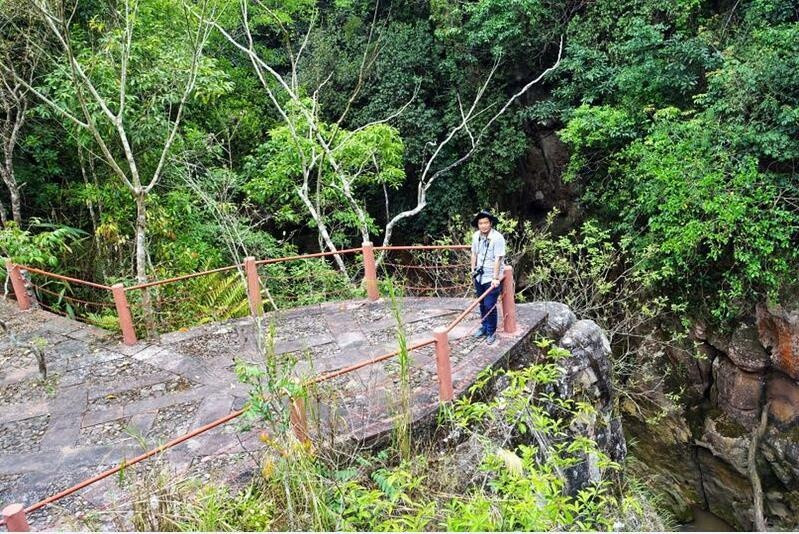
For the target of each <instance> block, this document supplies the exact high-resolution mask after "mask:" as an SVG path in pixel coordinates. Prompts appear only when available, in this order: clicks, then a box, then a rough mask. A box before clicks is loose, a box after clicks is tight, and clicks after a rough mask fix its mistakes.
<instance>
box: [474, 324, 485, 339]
mask: <svg viewBox="0 0 799 534" xmlns="http://www.w3.org/2000/svg"><path fill="white" fill-rule="evenodd" d="M484 335H486V331H485V330H483V327H482V326H481V327H480V328H478V329H477V332H475V333H474V337H478V338H479V337H483V336H484Z"/></svg>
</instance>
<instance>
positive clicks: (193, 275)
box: [125, 263, 243, 291]
mask: <svg viewBox="0 0 799 534" xmlns="http://www.w3.org/2000/svg"><path fill="white" fill-rule="evenodd" d="M239 267H243V264H241V263H237V264H235V265H228V266H227V267H220V268H218V269H211V270H210V271H202V272H199V273H191V274H184V275H182V276H175V277H173V278H165V279H164V280H155V281H153V282H146V283H144V284H137V285H135V286H129V287H126V288H125V291H133V290H135V289H146V288H148V287H154V286H160V285H164V284H172V283H174V282H181V281H183V280H189V279H191V278H197V277H199V276H206V275H209V274H215V273H222V272H225V271H231V270H233V269H238V268H239Z"/></svg>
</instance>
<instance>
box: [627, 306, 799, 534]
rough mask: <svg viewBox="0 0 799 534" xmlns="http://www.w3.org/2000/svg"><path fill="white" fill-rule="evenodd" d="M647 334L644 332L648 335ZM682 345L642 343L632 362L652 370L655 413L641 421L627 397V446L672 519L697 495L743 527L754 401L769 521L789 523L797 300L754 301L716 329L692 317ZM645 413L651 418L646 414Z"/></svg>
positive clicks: (798, 352)
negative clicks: (732, 322) (761, 426)
mask: <svg viewBox="0 0 799 534" xmlns="http://www.w3.org/2000/svg"><path fill="white" fill-rule="evenodd" d="M650 341H652V340H650ZM690 342H692V343H693V345H694V346H693V347H690V346H689V345H686V349H682V350H681V349H675V348H673V347H664V345H661V344H658V343H656V342H651V343H649V344H648V345H647V344H645V345H644V346H643V347H642V348H643V349H644V350H642V351H641V354H640V356H639V358H640V359H641V361H640V362H639V363H640V365H641V368H642V369H649V370H650V374H651V375H652V376H659V377H666V379H665V380H661V381H660V382H659V383H657V384H651V385H652V387H653V390H654V391H655V396H657V395H660V400H661V401H662V404H661V403H658V404H660V405H661V406H666V407H667V409H666V410H665V411H666V415H664V416H663V417H662V418H661V419H660V420H659V421H657V422H656V423H655V424H650V425H646V424H644V423H643V421H642V420H643V417H641V416H640V414H639V413H636V410H635V409H632V408H631V407H630V406H627V408H628V409H627V410H626V412H627V419H626V420H625V427H626V429H627V431H628V435H629V434H632V435H634V436H635V438H636V441H637V445H636V446H634V447H632V449H631V451H632V453H633V455H634V456H635V457H636V458H637V459H638V460H640V461H641V462H642V464H646V465H645V466H641V468H640V469H638V470H637V471H638V473H639V474H640V475H644V474H645V473H646V469H644V467H645V468H647V469H653V470H654V471H655V475H654V476H655V479H656V480H657V481H658V482H659V484H657V486H658V487H659V489H662V490H664V492H665V493H666V494H667V495H668V496H669V497H668V498H667V500H668V503H667V504H668V505H669V507H670V508H672V509H673V510H674V511H675V512H676V513H677V515H678V517H680V518H682V519H686V518H687V517H688V516H689V515H690V511H689V507H690V505H692V504H698V505H701V506H704V507H706V508H707V509H708V510H710V511H711V512H713V513H715V514H716V515H718V516H720V517H722V518H723V519H725V520H726V521H728V522H729V523H730V524H731V525H733V526H735V527H737V528H741V529H745V530H749V529H751V528H752V527H753V517H754V516H753V494H752V484H751V482H750V475H749V464H748V458H747V455H748V452H749V447H750V444H751V442H752V435H753V431H754V430H755V429H756V428H757V426H758V423H759V421H760V418H761V414H762V411H763V410H766V409H767V418H768V424H767V427H766V432H765V434H764V436H763V437H762V439H761V441H760V445H759V447H758V449H757V454H756V469H757V473H758V476H759V478H760V480H761V484H762V487H763V493H764V496H763V498H764V514H765V516H766V519H767V522H768V524H769V526H771V527H775V528H779V529H789V530H795V529H799V309H796V310H786V309H784V308H783V307H781V306H766V305H762V306H758V307H757V309H756V313H755V315H754V316H753V317H751V318H750V320H749V322H744V323H742V324H740V325H739V326H738V327H737V328H736V329H735V330H734V331H733V332H732V333H731V334H726V335H721V334H718V333H716V332H712V331H709V330H708V329H706V328H704V327H703V326H702V325H697V326H695V328H694V329H693V332H692V336H691V339H690ZM650 422H651V421H650Z"/></svg>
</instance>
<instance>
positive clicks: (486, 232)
mask: <svg viewBox="0 0 799 534" xmlns="http://www.w3.org/2000/svg"><path fill="white" fill-rule="evenodd" d="M497 222H498V221H497V218H496V217H494V216H493V215H491V214H490V213H489V212H487V211H485V210H481V211H480V212H479V213H477V215H475V216H474V219H472V226H474V227H475V228H477V231H476V232H475V233H474V237H472V278H474V287H475V291H476V294H477V297H478V298H479V297H480V296H482V295H483V293H485V292H486V291H488V290H489V289H490V290H491V291H490V292H489V293H488V295H486V297H485V298H484V299H483V300H482V301H481V302H480V317H481V318H482V326H481V327H480V329H479V330H478V331H477V332H475V334H474V336H475V337H483V336H485V337H486V343H487V344H488V345H491V344H492V343H494V341H496V336H495V335H496V331H497V298H499V292H500V290H501V287H502V274H503V271H504V268H505V265H504V263H503V260H504V258H505V238H504V237H502V234H500V233H499V232H497V231H496V230H494V228H493V227H494V226H496V224H497Z"/></svg>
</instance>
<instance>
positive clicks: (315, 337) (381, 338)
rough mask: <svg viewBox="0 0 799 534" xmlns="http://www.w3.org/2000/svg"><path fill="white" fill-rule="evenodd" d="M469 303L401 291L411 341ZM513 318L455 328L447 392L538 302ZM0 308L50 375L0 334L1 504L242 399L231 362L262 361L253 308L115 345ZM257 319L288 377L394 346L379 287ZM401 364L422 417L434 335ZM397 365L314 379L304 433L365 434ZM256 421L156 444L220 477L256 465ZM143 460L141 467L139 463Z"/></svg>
mask: <svg viewBox="0 0 799 534" xmlns="http://www.w3.org/2000/svg"><path fill="white" fill-rule="evenodd" d="M469 303H470V300H469V299H459V298H433V297H422V298H406V299H402V300H401V301H400V306H401V309H402V317H403V321H404V324H403V330H404V331H405V332H406V336H407V339H408V344H413V343H416V342H420V341H424V340H427V339H430V338H431V337H432V329H433V327H435V326H441V325H445V324H447V323H449V322H450V321H451V320H452V319H454V318H455V317H456V316H457V315H458V314H459V313H460V312H461V311H462V310H463V309H464V308H466V307H467V306H468V304H469ZM518 317H519V323H520V328H519V331H518V332H517V333H515V334H504V333H501V332H500V334H499V336H498V342H497V343H496V344H495V345H493V346H491V347H488V346H486V345H485V344H484V343H482V342H480V341H479V340H475V339H474V338H472V336H471V333H472V332H474V330H475V329H476V328H477V327H478V326H479V322H478V320H477V319H478V317H477V312H475V313H473V314H471V315H470V316H469V317H468V318H467V320H466V321H464V322H463V323H461V324H460V325H459V326H457V327H456V328H455V329H453V331H452V332H451V335H450V339H451V346H452V366H453V378H454V385H455V389H456V391H457V392H462V391H464V390H465V389H466V388H468V386H469V385H470V384H471V382H473V380H474V378H475V377H476V375H477V373H479V372H480V371H481V370H482V369H484V368H485V367H487V366H492V365H498V364H499V363H500V362H501V361H503V359H504V360H507V359H508V358H510V356H509V355H510V354H511V353H513V351H514V350H516V351H518V350H521V349H520V348H521V347H523V346H524V343H525V340H529V338H530V336H531V335H532V334H531V332H532V331H534V330H535V328H537V326H538V325H539V324H540V323H541V322H542V321H543V320H544V319H545V316H544V314H543V313H542V312H540V311H536V310H533V309H532V308H528V307H526V306H524V305H521V306H519V307H518ZM0 318H2V319H3V320H5V321H7V323H8V324H9V327H10V328H11V329H12V331H14V332H15V334H17V336H18V337H20V338H25V339H36V338H43V339H44V340H45V341H46V343H45V348H44V352H45V358H46V360H47V362H48V369H49V376H48V379H47V381H45V382H42V381H41V380H40V378H39V377H38V371H37V367H36V365H35V362H33V361H30V362H26V361H23V360H24V358H22V353H20V354H15V352H14V351H15V350H19V349H16V348H15V347H13V346H11V345H10V344H9V343H7V342H6V341H5V340H0V358H3V359H0V361H4V362H10V363H8V364H6V365H5V366H4V367H0V386H2V387H3V388H16V389H13V391H12V390H11V389H9V390H8V391H9V392H7V393H6V394H5V395H2V396H0V425H2V427H1V428H2V429H4V432H2V433H0V506H4V505H6V504H8V503H10V502H23V503H24V504H26V505H30V504H32V503H33V502H36V501H37V500H39V499H41V498H44V497H46V496H48V495H50V494H52V493H54V492H57V491H59V490H61V489H64V488H65V487H67V486H69V485H71V484H73V483H75V482H78V481H80V480H83V479H85V478H88V477H90V476H92V475H94V474H96V473H98V472H100V471H102V470H103V469H107V468H109V467H112V466H114V465H116V464H118V463H119V462H121V461H123V460H124V459H125V458H131V457H133V456H135V455H137V454H140V453H141V452H143V451H144V450H146V448H150V447H154V446H156V445H158V444H160V443H163V442H165V441H167V440H168V439H171V438H174V437H177V436H178V435H180V434H182V433H184V432H186V431H188V430H190V429H193V428H197V427H199V426H202V425H204V424H207V423H209V422H211V421H214V420H216V419H218V418H220V417H223V416H225V415H227V414H228V413H230V412H231V411H233V410H236V409H239V408H241V407H242V406H243V405H244V403H245V402H246V398H247V396H248V389H247V387H246V386H245V385H243V384H241V383H239V382H238V380H237V378H236V376H235V373H234V369H233V368H234V363H235V361H237V360H239V359H240V360H244V361H248V362H258V361H263V355H261V354H259V353H258V351H257V349H256V342H255V341H256V339H257V337H256V336H257V333H256V329H255V328H254V325H253V321H252V320H251V319H250V318H243V319H236V320H233V321H228V322H226V323H223V324H209V325H203V326H201V327H197V328H193V329H190V330H185V331H179V332H174V333H170V334H165V335H162V336H161V337H160V339H159V340H158V341H157V342H156V341H150V342H139V343H137V344H136V345H134V346H125V345H122V344H120V343H119V342H118V341H117V340H116V339H115V338H116V336H114V335H112V334H110V333H108V332H106V331H103V330H100V329H98V328H95V327H92V326H87V325H83V324H80V323H77V322H74V321H70V320H68V319H65V318H62V317H59V316H56V315H53V314H51V313H48V312H45V311H42V310H32V311H28V312H19V311H18V310H17V309H16V308H15V306H14V303H13V302H10V301H5V300H2V299H0ZM262 324H265V325H270V324H273V325H274V326H275V328H276V331H277V338H276V340H275V343H274V349H275V357H277V358H285V361H287V362H288V361H295V360H296V366H295V367H294V369H293V371H292V372H293V373H294V375H295V376H296V377H298V379H299V377H308V376H312V375H314V374H318V373H323V372H324V373H329V372H334V371H336V370H338V369H342V368H345V367H348V366H351V365H353V364H355V363H358V362H361V361H364V360H368V359H370V358H374V357H377V356H380V355H383V354H386V353H389V352H392V351H394V350H396V348H397V341H396V330H397V325H396V323H395V320H394V318H393V316H392V313H391V309H390V306H389V304H388V303H387V302H385V301H382V300H381V301H377V302H369V301H367V300H351V301H344V302H333V303H325V304H320V305H313V306H305V307H301V308H296V309H292V310H286V311H279V312H272V313H269V314H267V315H266V316H265V317H264V319H263V320H262ZM500 324H501V319H500ZM266 345H268V343H266ZM26 357H27V358H29V359H32V357H31V356H26ZM410 364H411V374H410V375H411V395H412V399H413V406H412V411H413V414H414V419H415V420H418V421H417V422H418V423H419V424H422V421H423V420H425V419H429V418H430V417H431V415H433V414H434V412H435V410H436V409H437V406H438V381H437V375H436V363H435V352H434V348H433V346H426V347H423V348H421V349H418V350H416V351H413V352H411V354H410ZM398 372H399V364H398V361H397V360H396V358H394V359H389V360H386V361H384V362H380V363H378V364H373V365H370V366H367V367H364V368H361V369H358V370H356V371H353V372H350V373H347V374H344V375H341V376H338V377H336V378H334V379H332V380H330V381H327V382H324V383H321V384H318V385H317V386H316V387H314V388H312V390H311V391H310V396H309V402H308V412H309V425H310V429H311V432H312V433H313V434H315V435H317V437H318V438H319V439H321V440H323V441H328V440H329V439H338V440H340V441H342V442H344V441H348V440H349V441H352V440H356V441H358V442H370V441H372V442H373V441H374V440H376V439H381V437H382V436H385V435H387V433H388V432H390V430H391V428H392V425H393V418H394V417H395V414H396V413H398V404H397V398H398V395H397V391H398V383H399V374H398ZM3 399H8V401H6V402H5V403H4V402H3ZM425 424H426V423H425ZM258 433H259V431H258V430H257V429H252V430H250V431H247V432H243V431H241V429H240V425H238V424H237V423H236V422H235V421H233V422H231V423H228V424H227V425H223V426H221V427H217V428H215V429H213V430H210V431H208V432H206V433H204V434H202V435H200V436H197V437H196V438H193V439H191V440H188V441H186V442H184V443H182V444H180V445H178V446H176V447H174V448H172V449H169V450H168V451H167V452H164V453H162V454H161V455H160V457H161V459H162V460H163V461H165V462H168V463H170V465H172V466H173V467H174V468H175V469H178V470H182V471H181V472H186V473H195V474H196V473H199V474H200V475H202V476H207V474H208V472H210V471H209V470H210V469H211V466H215V467H214V469H216V470H220V469H221V471H222V472H224V473H225V475H224V477H223V478H225V479H231V480H233V479H236V480H239V479H242V477H244V476H245V474H246V473H249V472H251V471H252V470H253V469H254V468H257V466H253V465H252V464H253V461H252V458H253V457H255V458H257V457H258V451H259V450H260V448H261V447H263V444H262V443H261V442H260V441H259V439H258ZM15 447H16V449H15ZM242 458H244V459H242ZM148 462H150V461H148ZM148 462H145V463H143V464H141V466H143V467H141V468H142V469H148V468H149V467H147V464H148ZM135 468H136V467H134V468H129V469H135ZM204 470H205V471H204ZM120 495H121V493H120V491H119V489H118V488H116V486H115V485H114V482H113V479H107V480H105V481H103V482H101V483H98V484H96V485H93V486H90V487H89V488H86V489H84V490H81V492H79V494H76V496H75V497H70V498H69V499H65V500H64V501H62V502H61V507H60V508H59V507H45V510H43V511H42V512H39V513H37V514H34V515H32V516H31V520H32V521H34V523H35V524H34V526H35V527H37V528H42V527H48V526H53V525H60V524H62V523H59V522H58V521H59V516H60V515H63V514H62V512H60V511H59V510H62V511H63V513H66V514H69V513H75V512H76V511H77V510H79V509H80V508H81V507H85V506H89V505H91V506H95V507H100V508H102V507H109V506H112V504H113V506H117V505H118V504H119V503H118V502H117V501H118V500H119V498H120V497H119V496H120ZM47 508H51V511H47ZM52 510H55V511H52ZM63 524H64V525H67V524H68V523H63ZM106 527H108V525H105V524H104V526H103V528H106ZM108 528H111V527H108Z"/></svg>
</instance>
